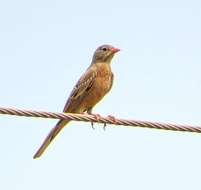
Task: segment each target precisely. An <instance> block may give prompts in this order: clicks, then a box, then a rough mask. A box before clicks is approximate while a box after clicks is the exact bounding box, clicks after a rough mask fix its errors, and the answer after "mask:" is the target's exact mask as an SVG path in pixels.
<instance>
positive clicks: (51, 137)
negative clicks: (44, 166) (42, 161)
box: [33, 120, 69, 159]
mask: <svg viewBox="0 0 201 190" xmlns="http://www.w3.org/2000/svg"><path fill="white" fill-rule="evenodd" d="M68 122H69V121H68V120H60V121H59V122H58V123H57V124H56V126H55V127H54V128H53V129H52V130H51V131H50V133H49V134H48V136H47V137H46V138H45V140H44V142H43V144H42V145H41V146H40V148H39V149H38V150H37V152H36V153H35V155H34V157H33V158H34V159H35V158H38V157H40V156H41V155H42V154H43V152H44V151H45V150H46V148H47V147H48V145H49V144H50V143H51V142H52V141H53V140H54V138H55V137H56V136H57V134H58V133H59V132H60V131H61V129H63V127H64V126H65V125H66V124H67V123H68Z"/></svg>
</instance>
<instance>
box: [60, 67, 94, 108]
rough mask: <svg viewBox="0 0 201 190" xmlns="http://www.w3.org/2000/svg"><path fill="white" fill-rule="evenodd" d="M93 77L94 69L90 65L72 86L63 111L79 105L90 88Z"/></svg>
mask: <svg viewBox="0 0 201 190" xmlns="http://www.w3.org/2000/svg"><path fill="white" fill-rule="evenodd" d="M95 78H96V71H95V70H94V69H93V68H92V67H89V68H88V69H87V70H86V72H85V73H84V74H83V75H82V77H81V78H80V79H79V80H78V82H77V84H76V85H75V87H74V88H73V90H72V92H71V94H70V96H69V98H68V100H67V102H66V105H65V107H64V109H63V112H75V111H76V110H75V109H76V107H77V106H79V104H80V102H81V101H82V99H83V98H84V97H85V96H86V95H87V93H88V91H89V90H90V89H91V87H92V85H93V82H94V80H95Z"/></svg>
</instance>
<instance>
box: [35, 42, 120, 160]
mask: <svg viewBox="0 0 201 190" xmlns="http://www.w3.org/2000/svg"><path fill="white" fill-rule="evenodd" d="M119 51H120V49H119V48H116V47H114V46H112V45H102V46H99V47H98V48H97V49H96V50H95V52H94V54H93V57H92V61H91V64H90V65H89V67H88V68H87V69H86V71H85V72H84V74H83V75H82V76H81V77H80V79H79V80H78V82H77V83H76V85H75V86H74V88H73V90H72V91H71V93H70V96H69V98H68V100H67V102H66V104H65V106H64V109H63V112H66V113H79V114H82V113H88V114H92V109H93V108H94V106H95V105H96V104H97V103H98V102H99V101H100V100H101V99H102V98H103V97H104V96H105V95H106V94H107V93H108V92H109V91H110V90H111V88H112V84H113V79H114V74H113V72H112V70H111V61H112V58H113V57H114V55H115V54H116V53H117V52H119ZM94 115H95V114H94ZM69 121H70V120H62V119H61V120H59V121H58V123H57V124H56V125H55V127H53V128H52V130H51V131H50V132H49V134H48V135H47V137H46V138H45V140H44V142H43V143H42V145H41V146H40V148H39V149H38V150H37V152H36V153H35V155H34V156H33V158H34V159H36V158H39V157H40V156H41V155H42V154H43V153H44V151H45V150H46V148H47V147H48V145H49V144H50V143H51V142H52V141H53V140H54V139H55V137H56V136H57V135H58V133H59V132H60V131H61V130H62V129H63V128H64V126H65V125H66V124H68V123H69Z"/></svg>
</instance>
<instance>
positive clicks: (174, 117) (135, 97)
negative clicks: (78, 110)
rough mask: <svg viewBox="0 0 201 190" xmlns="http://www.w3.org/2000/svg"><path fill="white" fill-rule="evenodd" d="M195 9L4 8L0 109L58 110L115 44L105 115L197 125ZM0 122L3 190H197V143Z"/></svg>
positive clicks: (176, 1) (143, 133) (195, 137)
mask: <svg viewBox="0 0 201 190" xmlns="http://www.w3.org/2000/svg"><path fill="white" fill-rule="evenodd" d="M200 23H201V2H200V1H198V0H197V1H196V0H191V1H190V0H188V1H187V0H169V1H159V0H151V1H149V0H142V1H131V0H130V1H129V0H124V1H115V0H111V1H108V0H101V1H90V0H85V1H78V0H74V1H64V0H57V1H56V0H55V1H51V0H40V1H39V0H34V1H25V0H24V1H23V0H19V1H15V0H8V1H1V2H0V65H1V69H0V81H1V93H0V106H2V107H15V108H21V109H32V110H43V111H57V112H60V111H62V110H63V106H64V105H65V102H66V100H67V98H68V95H69V93H70V91H71V90H72V88H73V86H74V84H75V83H76V81H77V80H78V78H79V77H80V75H81V74H82V73H83V72H84V71H85V69H86V68H87V67H88V65H89V64H90V62H91V57H92V55H93V52H94V50H95V49H96V48H97V47H98V46H99V45H102V44H112V45H114V46H115V47H118V48H120V49H121V50H122V51H121V52H119V53H118V54H116V56H115V58H114V59H113V63H112V69H113V72H114V73H115V80H114V86H113V89H112V91H111V92H110V93H109V94H108V95H107V96H106V97H105V98H104V100H103V101H101V103H99V104H98V105H97V106H96V108H95V109H94V112H95V113H99V114H101V115H104V116H107V115H109V114H110V115H114V116H116V117H121V118H128V119H131V118H132V119H139V120H148V121H160V122H173V123H180V124H191V125H200V126H201V101H200V97H201V74H200V71H201V53H200V51H201V24H200ZM55 123H56V121H55V120H51V119H36V118H25V117H15V116H4V115H0V136H1V138H0V149H1V155H0V189H4V190H27V189H29V190H35V189H49V190H54V189H61V190H63V189H65V190H66V189H71V190H79V189H87V190H94V189H97V190H102V189H106V190H107V189H108V190H109V189H116V190H122V189H126V190H133V189H138V190H152V189H153V190H161V189H163V190H170V189H175V190H176V189H182V190H189V189H193V190H200V189H201V183H200V172H201V151H200V150H201V135H200V134H195V133H184V132H173V131H163V130H154V129H143V128H128V127H124V126H117V127H113V126H109V125H108V127H107V129H106V131H104V130H103V129H102V125H99V124H96V125H95V127H96V129H95V130H92V128H91V126H90V124H89V123H84V122H72V123H70V124H69V126H68V127H66V128H65V129H64V130H63V131H62V132H61V133H60V135H59V136H58V138H57V139H56V140H55V141H54V143H53V144H51V146H50V147H49V148H48V149H47V151H46V152H45V154H44V155H43V156H42V157H41V158H40V159H37V160H33V159H32V157H33V155H34V153H35V151H36V150H37V148H38V147H39V146H40V145H41V143H42V141H43V140H44V138H45V137H46V135H47V134H48V132H49V131H50V129H51V128H52V127H53V126H54V124H55Z"/></svg>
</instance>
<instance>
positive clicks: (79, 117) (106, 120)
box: [0, 107, 201, 133]
mask: <svg viewBox="0 0 201 190" xmlns="http://www.w3.org/2000/svg"><path fill="white" fill-rule="evenodd" d="M0 114H7V115H16V116H26V117H41V118H52V119H67V120H74V121H84V122H97V123H103V124H104V125H106V124H113V125H124V126H130V127H146V128H152V129H164V130H172V131H186V132H196V133H201V126H189V125H178V124H170V123H159V122H149V121H139V120H127V119H119V118H114V117H112V116H108V117H102V116H99V115H93V114H92V115H89V114H72V113H57V112H44V111H31V110H21V109H15V108H2V107H0Z"/></svg>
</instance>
